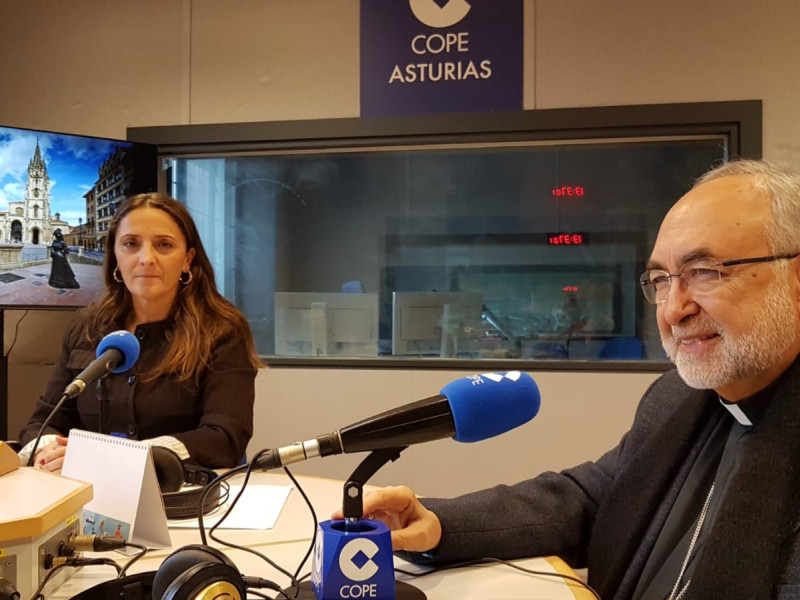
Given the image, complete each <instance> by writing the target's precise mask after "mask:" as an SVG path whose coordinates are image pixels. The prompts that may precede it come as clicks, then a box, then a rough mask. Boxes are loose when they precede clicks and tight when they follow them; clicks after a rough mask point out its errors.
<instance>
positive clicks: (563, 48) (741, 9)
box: [0, 0, 800, 495]
mask: <svg viewBox="0 0 800 600" xmlns="http://www.w3.org/2000/svg"><path fill="white" fill-rule="evenodd" d="M358 7H359V2H358V1H357V0H335V1H331V0H291V1H288V0H226V1H225V2H219V1H218V0H137V1H136V2H130V1H129V0H70V1H69V2H52V1H46V0H4V2H2V3H0V56H3V57H4V59H3V60H2V61H0V85H2V93H0V123H1V124H3V125H8V126H18V127H28V128H35V129H50V130H55V131H66V132H72V133H80V134H88V135H97V136H107V137H125V133H126V128H127V127H131V126H148V125H171V124H196V123H213V122H240V121H267V120H285V119H312V118H335V117H355V116H358V112H359V107H358V97H359V87H358V86H359V81H358V65H359V62H358V61H359V57H358ZM525 9H526V12H525V35H526V40H525V67H524V69H525V85H524V91H525V96H524V108H526V109H545V108H562V107H581V106H602V105H617V104H645V103H671V102H690V101H716V100H742V99H761V100H763V102H764V155H765V157H766V158H769V159H772V160H775V161H776V162H779V163H781V164H784V165H785V166H789V167H794V168H800V159H799V158H798V156H799V155H800V141H798V140H800V118H798V117H800V104H798V102H797V101H796V99H797V97H798V93H800V70H798V69H797V68H796V62H797V58H796V57H797V56H800V36H797V35H796V25H797V23H798V22H800V3H798V2H796V0H774V1H773V0H766V1H764V2H751V1H750V0H731V1H725V2H723V1H721V0H711V1H707V2H702V3H701V2H696V1H693V0H676V1H674V2H670V3H661V4H659V3H650V2H640V1H635V0H610V1H608V2H596V1H594V0H559V1H557V2H554V1H552V0H526V1H525ZM20 316H21V314H19V313H16V312H14V311H11V312H10V313H8V314H7V317H6V326H5V329H6V350H7V349H8V346H9V344H10V340H11V338H12V337H13V333H14V326H15V323H16V321H17V319H19V318H20ZM63 319H64V315H63V314H55V315H54V314H52V313H29V314H28V315H27V316H26V317H25V320H24V321H22V323H21V324H20V327H19V334H18V338H17V343H16V345H15V346H14V349H13V351H12V352H11V354H10V357H9V363H10V379H11V381H10V384H11V386H10V387H11V393H12V399H11V404H12V406H11V416H10V418H11V420H12V424H11V428H10V429H11V431H12V432H13V431H16V429H17V428H18V426H19V424H20V422H21V421H22V420H24V418H25V415H27V413H28V412H29V410H30V406H31V403H32V402H33V400H34V398H35V397H36V395H38V394H39V393H41V390H42V388H43V386H44V380H45V379H46V377H47V374H48V372H49V368H50V367H49V364H51V363H52V361H53V360H54V359H55V356H56V355H57V350H58V341H59V339H60V333H61V331H62V329H63ZM476 370H480V369H478V368H476ZM461 374H462V373H456V372H442V371H436V370H388V369H387V370H379V371H357V370H347V369H286V368H270V369H265V370H264V371H262V372H261V373H260V374H259V377H258V380H257V408H256V415H257V420H258V424H257V430H256V436H255V438H254V440H253V443H252V444H251V451H254V450H256V449H258V448H262V447H265V446H276V445H282V444H285V443H288V442H290V441H292V440H295V439H305V438H308V437H312V436H313V435H315V434H318V433H321V432H323V431H328V430H331V429H335V428H337V427H339V426H341V425H344V424H347V423H348V422H350V421H351V420H354V419H357V418H360V417H364V416H367V415H370V414H372V413H374V412H376V411H378V410H383V409H384V408H390V407H393V406H397V405H400V404H403V403H406V402H409V401H411V400H414V399H417V398H421V397H425V396H428V395H430V394H431V393H434V392H436V391H437V390H438V389H439V388H440V387H441V386H442V385H443V384H444V383H446V382H447V381H449V380H450V379H452V378H453V377H456V376H459V375H461ZM534 376H535V377H536V379H537V381H538V382H539V384H540V387H541V388H542V397H543V405H542V411H541V413H540V415H539V417H538V418H537V419H536V420H535V421H534V422H532V423H530V424H528V425H526V426H524V427H523V428H520V429H519V430H517V431H514V432H512V433H510V434H508V435H505V436H502V437H500V438H497V439H495V440H490V441H487V442H483V443H481V444H473V445H469V446H462V445H460V444H457V443H455V442H451V441H442V442H437V443H434V444H428V445H424V446H419V447H415V448H411V449H409V450H408V451H406V456H404V457H403V458H402V459H401V460H400V461H398V462H397V463H396V464H394V465H391V466H390V467H387V468H386V469H385V470H383V471H382V472H381V473H379V475H378V476H377V477H376V478H375V479H374V480H373V481H375V482H377V483H391V482H398V483H399V482H403V483H411V484H413V486H415V487H416V488H417V490H418V491H419V492H420V493H424V494H429V495H434V494H442V495H449V494H453V493H457V492H461V491H466V490H470V489H476V488H478V487H482V486H484V485H488V484H489V483H493V482H496V481H505V482H512V481H515V480H517V479H519V478H521V477H524V476H526V475H527V474H530V473H534V472H537V471H539V470H542V469H559V468H562V467H565V466H568V465H570V464H574V463H576V462H579V461H582V460H587V459H590V458H592V457H595V456H597V455H598V454H599V453H600V452H602V451H603V450H604V449H606V448H608V447H609V446H611V445H612V444H613V443H615V442H616V441H617V440H618V439H619V436H620V435H621V434H622V433H623V432H624V431H625V430H626V429H627V427H628V425H629V423H630V419H631V416H632V414H633V410H634V408H635V406H636V401H637V400H638V397H639V395H640V394H641V392H642V391H643V390H644V389H645V388H646V386H647V385H648V384H649V383H650V382H651V381H652V380H653V379H654V377H655V375H652V374H633V373H614V374H611V373H556V372H543V373H534ZM356 462H357V459H356V458H354V457H352V456H348V457H337V458H330V459H327V460H326V461H317V462H316V463H313V464H312V463H308V464H307V465H305V467H304V468H303V469H298V470H302V471H304V472H311V473H317V474H321V475H333V476H339V477H341V476H346V475H347V474H348V473H349V471H350V470H351V469H352V468H353V466H354V465H355V463H356Z"/></svg>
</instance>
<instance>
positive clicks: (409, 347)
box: [392, 292, 483, 358]
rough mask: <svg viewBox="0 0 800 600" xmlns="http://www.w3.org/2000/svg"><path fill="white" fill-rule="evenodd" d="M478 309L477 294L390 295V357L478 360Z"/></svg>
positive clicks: (480, 302) (480, 304) (480, 328)
mask: <svg viewBox="0 0 800 600" xmlns="http://www.w3.org/2000/svg"><path fill="white" fill-rule="evenodd" d="M482 308H483V299H482V297H481V295H480V294H465V293H461V292H394V293H393V294H392V354H394V355H395V356H398V355H402V356H425V355H435V356H439V357H441V358H457V357H476V356H478V355H479V354H480V350H481V346H480V344H481V339H482V338H483V324H482V321H481V313H482Z"/></svg>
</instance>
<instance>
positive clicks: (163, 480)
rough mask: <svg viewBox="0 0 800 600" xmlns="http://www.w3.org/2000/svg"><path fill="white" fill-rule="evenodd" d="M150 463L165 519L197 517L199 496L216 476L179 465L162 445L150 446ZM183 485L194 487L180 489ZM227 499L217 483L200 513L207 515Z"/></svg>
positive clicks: (189, 466) (187, 465)
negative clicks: (162, 500)
mask: <svg viewBox="0 0 800 600" xmlns="http://www.w3.org/2000/svg"><path fill="white" fill-rule="evenodd" d="M150 449H151V451H152V453H153V463H154V464H155V467H156V477H158V485H159V487H160V488H161V497H162V498H163V499H164V509H165V510H166V513H167V518H168V519H191V518H192V517H196V516H197V509H198V508H199V506H200V496H201V495H202V494H203V492H204V491H205V489H206V487H207V486H208V484H209V483H211V482H212V481H214V479H216V477H217V473H216V472H214V471H213V470H211V469H207V468H205V467H201V466H199V465H191V464H189V463H185V462H183V461H182V460H181V459H180V457H179V456H178V455H177V454H175V452H173V451H172V450H170V449H169V448H165V447H164V446H152V447H151V448H150ZM184 485H190V486H196V487H194V488H192V489H188V490H184V489H182V488H183V486H184ZM226 499H227V493H226V494H223V493H222V486H221V484H219V483H217V484H215V485H214V487H213V488H212V489H210V490H209V491H208V493H207V495H206V498H205V502H204V504H203V514H204V515H205V514H208V513H209V512H211V511H212V510H214V509H215V508H217V507H218V506H220V504H223V503H224V502H225V500H226Z"/></svg>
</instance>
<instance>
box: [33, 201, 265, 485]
mask: <svg viewBox="0 0 800 600" xmlns="http://www.w3.org/2000/svg"><path fill="white" fill-rule="evenodd" d="M106 248H107V253H106V259H105V263H104V274H105V282H106V294H105V296H104V298H103V299H102V300H101V301H100V302H99V303H98V304H93V305H91V306H90V307H88V308H86V309H84V310H82V311H81V312H79V313H78V317H77V318H76V319H75V320H74V321H73V322H72V323H71V325H70V326H69V327H68V328H67V331H66V333H65V335H64V341H63V347H62V352H61V358H60V360H59V362H58V364H57V365H56V367H55V370H54V373H53V376H52V377H51V379H50V382H49V383H48V385H47V389H46V391H45V393H44V396H43V397H42V398H41V399H40V400H39V402H38V405H37V407H36V410H35V411H34V414H33V416H32V418H31V420H30V421H29V423H28V425H27V426H26V427H25V429H24V430H23V431H22V433H21V434H20V441H21V442H22V443H23V444H26V446H25V447H24V448H23V450H22V452H20V457H21V460H23V461H26V460H27V458H28V457H29V456H30V452H31V451H32V449H33V445H34V440H35V438H36V435H37V434H38V432H39V429H40V427H41V425H42V423H43V422H44V420H45V419H46V418H47V416H48V415H49V414H50V412H51V411H52V409H53V406H54V405H55V404H56V402H58V400H59V398H60V397H61V394H62V392H63V391H64V388H65V387H66V386H67V385H68V384H69V383H70V382H71V381H72V380H73V379H74V378H75V376H76V375H78V374H79V373H80V372H81V371H82V370H83V369H84V368H85V367H86V366H87V365H88V364H89V363H90V362H91V361H92V360H94V358H95V349H96V348H97V344H98V343H99V342H100V340H101V339H102V338H103V336H105V335H106V334H108V333H110V332H112V331H116V330H120V329H125V330H128V331H130V332H132V333H133V334H135V335H136V337H137V338H138V340H139V343H140V346H141V351H140V355H139V359H138V360H137V362H136V364H135V365H134V366H133V367H132V368H131V369H130V370H128V371H126V372H124V373H120V374H111V375H109V376H108V377H107V378H106V379H105V380H103V383H102V385H104V386H105V389H106V394H107V397H108V398H109V399H110V405H109V409H108V423H109V426H110V433H112V434H113V435H124V436H126V437H128V438H131V439H137V440H143V441H146V442H147V443H149V444H152V445H160V446H166V447H168V448H170V449H171V450H173V451H175V452H176V453H177V454H178V456H180V457H181V458H182V459H184V460H189V461H191V462H193V463H196V464H200V465H202V466H205V467H209V468H218V467H232V466H235V465H236V464H238V463H239V462H240V460H241V459H242V457H243V456H244V453H245V448H246V446H247V442H248V441H249V440H250V437H251V435H252V432H253V402H254V396H255V389H254V382H255V375H256V371H257V369H258V367H259V366H260V364H261V363H260V361H259V359H258V355H257V354H256V349H255V345H254V343H253V336H252V334H251V332H250V328H249V326H248V324H247V321H246V320H245V318H244V316H243V315H242V314H241V313H240V312H239V311H238V310H237V309H236V307H234V306H233V305H232V304H231V303H230V302H228V301H227V300H226V299H225V298H223V297H222V295H221V294H220V293H219V292H218V291H217V289H216V286H215V283H214V271H213V268H212V266H211V263H210V262H209V260H208V256H207V255H206V252H205V250H204V249H203V244H202V242H201V241H200V237H199V235H198V233H197V228H196V227H195V224H194V222H193V221H192V218H191V216H190V215H189V212H188V211H187V210H186V208H185V207H184V206H183V205H182V204H180V203H179V202H177V201H175V200H173V199H172V198H169V197H168V196H165V195H162V194H141V195H138V196H134V197H132V198H130V199H128V200H127V201H126V202H124V203H123V204H122V205H121V206H120V208H119V209H118V210H117V212H116V214H115V215H114V219H113V221H112V222H111V226H110V228H109V231H108V241H107V246H106ZM98 413H99V410H98V399H97V387H96V386H94V385H92V386H89V387H87V389H86V390H85V391H84V392H83V393H82V394H81V395H79V396H78V397H77V398H76V399H73V400H68V401H67V402H66V403H65V404H64V405H63V406H62V407H61V409H60V410H59V411H58V413H56V414H55V415H54V416H53V418H52V420H51V421H50V424H49V426H48V428H47V430H46V431H45V432H44V433H45V435H44V436H43V437H42V440H41V441H40V442H39V450H37V452H36V456H35V457H34V464H35V465H36V466H37V467H39V468H42V469H46V470H49V471H59V470H60V469H61V465H62V463H63V461H64V454H65V452H66V443H67V439H66V437H64V436H66V435H67V434H68V433H69V430H70V429H72V428H73V427H77V428H79V429H87V430H94V431H97V430H98V428H99V418H98V416H99V414H98ZM26 452H27V456H26Z"/></svg>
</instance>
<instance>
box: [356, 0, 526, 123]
mask: <svg viewBox="0 0 800 600" xmlns="http://www.w3.org/2000/svg"><path fill="white" fill-rule="evenodd" d="M522 39H523V2H522V0H503V1H502V2H498V1H497V0H362V1H361V114H362V115H363V116H377V115H397V114H422V113H431V112H480V111H487V110H518V109H520V108H522V75H523V74H522Z"/></svg>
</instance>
